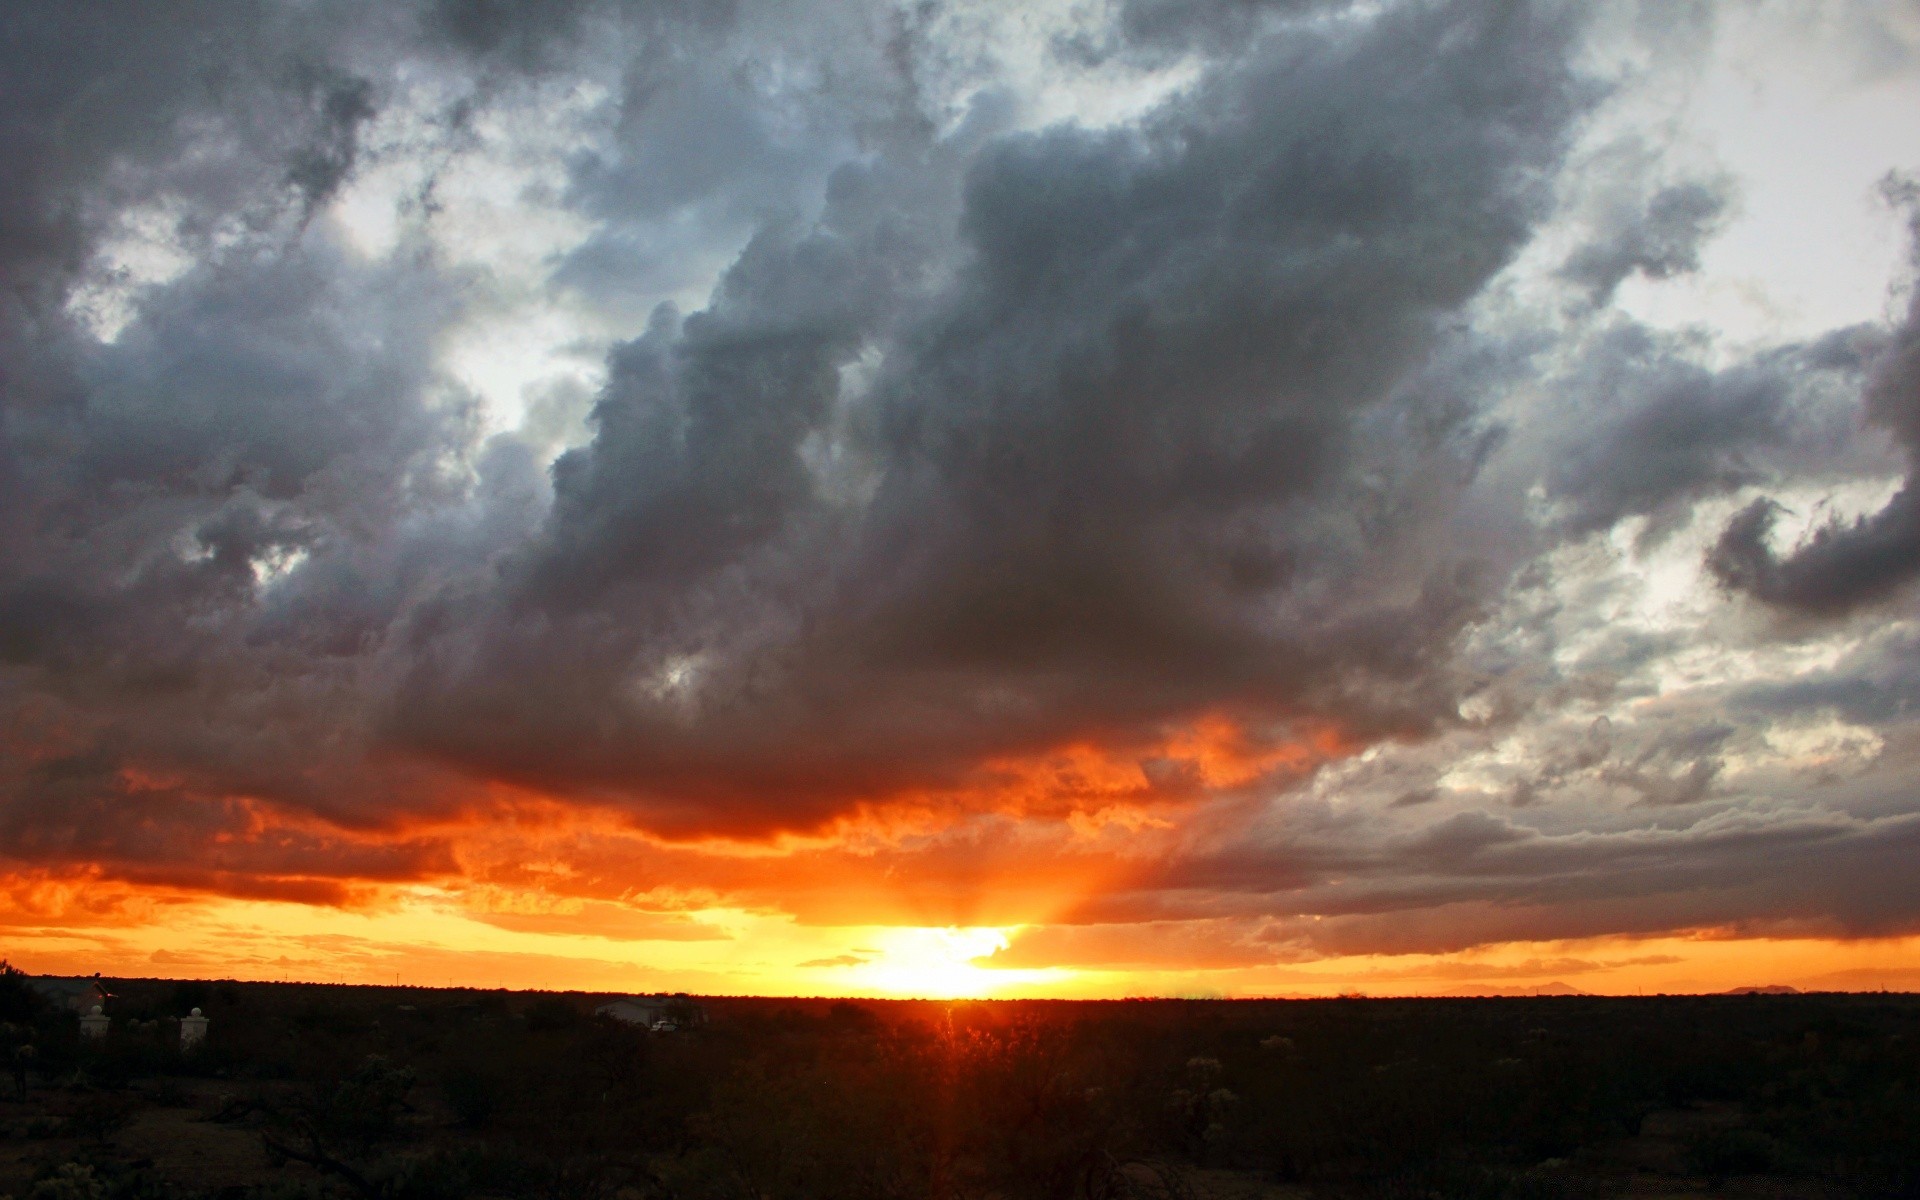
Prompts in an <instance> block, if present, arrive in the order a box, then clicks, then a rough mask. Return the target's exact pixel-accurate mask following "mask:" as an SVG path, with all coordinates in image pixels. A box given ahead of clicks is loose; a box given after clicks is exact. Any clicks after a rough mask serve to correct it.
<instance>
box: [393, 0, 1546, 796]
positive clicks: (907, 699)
mask: <svg viewBox="0 0 1920 1200" xmlns="http://www.w3.org/2000/svg"><path fill="white" fill-rule="evenodd" d="M1570 31H1571V30H1570V26H1568V24H1567V23H1566V22H1565V21H1564V20H1562V19H1561V18H1560V17H1558V16H1555V15H1543V14H1537V13H1534V12H1531V11H1530V10H1527V9H1524V8H1513V9H1503V10H1500V11H1498V12H1495V13H1488V12H1484V11H1481V10H1477V9H1460V8H1455V7H1448V6H1438V7H1420V8H1415V9H1412V10H1409V11H1406V12H1400V13H1394V14H1391V15H1389V16H1386V17H1383V18H1381V19H1380V20H1379V21H1377V22H1375V23H1372V24H1370V25H1363V26H1359V27H1356V28H1342V29H1339V30H1336V31H1333V32H1316V33H1294V34H1289V35H1287V36H1284V37H1278V38H1276V39H1274V40H1273V41H1271V42H1269V43H1265V44H1262V45H1261V46H1259V47H1257V48H1256V49H1255V50H1254V51H1253V52H1251V53H1249V54H1247V55H1246V56H1245V58H1244V60H1242V61H1235V62H1230V63H1226V64H1223V65H1221V66H1220V67H1218V68H1216V69H1215V70H1214V71H1213V72H1212V74H1211V75H1210V77H1209V78H1208V79H1207V80H1206V81H1205V83H1203V84H1202V85H1201V86H1199V87H1197V88H1195V89H1194V90H1193V91H1192V92H1191V93H1188V94H1184V95H1182V96H1180V97H1178V98H1176V99H1175V100H1172V101H1170V102H1168V104H1167V105H1165V106H1164V107H1163V108H1161V109H1160V110H1158V111H1156V112H1154V113H1152V114H1151V115H1149V117H1148V118H1147V119H1146V120H1145V121H1144V122H1143V123H1142V124H1141V125H1140V126H1138V127H1136V128H1123V129H1120V130H1115V131H1113V132H1104V133H1103V132H1088V131H1082V130H1076V129H1072V128H1056V129H1052V130H1047V131H1043V132H1040V133H1035V134H1030V135H1022V136H1019V137H1012V138H1005V137H1002V138H992V137H989V138H988V139H987V140H986V141H985V142H984V143H983V144H981V145H980V147H979V149H978V150H977V152H975V153H974V154H973V156H972V161H971V163H970V164H969V165H966V167H965V170H964V172H960V171H958V170H957V169H956V166H955V165H953V164H952V162H951V160H952V158H953V157H954V156H955V155H956V154H958V153H962V152H965V151H966V150H968V149H969V147H967V146H966V145H965V139H966V138H968V137H970V136H975V135H971V134H969V133H968V132H966V131H965V130H963V132H962V134H961V135H960V137H961V141H960V142H959V143H958V144H943V145H940V146H935V147H930V148H927V149H924V150H909V151H906V152H902V154H901V155H900V156H899V157H895V156H892V155H887V156H883V157H882V158H881V160H880V161H879V162H878V163H877V164H875V165H874V166H872V167H846V168H842V169H841V171H840V172H838V173H837V174H836V175H835V176H834V179H833V181H832V184H831V185H830V187H829V190H828V201H827V207H826V213H825V216H824V217H823V218H822V219H821V222H820V224H819V225H818V227H816V228H814V229H812V230H809V231H806V232H804V233H793V234H789V233H784V232H781V231H779V230H778V229H774V230H770V231H768V232H766V233H763V234H762V235H760V236H759V237H757V238H756V239H755V240H754V242H753V243H752V244H751V245H750V246H749V247H748V248H747V250H746V251H745V252H744V253H743V254H742V256H741V258H740V260H739V261H738V263H736V264H735V266H734V267H733V268H732V269H731V270H730V271H729V272H728V273H727V275H726V277H725V279H724V280H723V282H722V283H721V285H720V287H719V289H718V291H717V292H716V297H715V301H714V303H713V304H712V305H711V306H710V307H709V308H708V309H707V310H705V311H703V312H701V313H698V314H695V315H694V316H692V317H689V318H688V319H687V320H686V321H685V323H684V325H683V326H681V327H679V328H676V327H675V325H674V322H673V321H672V319H671V318H662V319H660V320H659V321H658V322H657V323H656V325H655V328H654V329H653V331H652V332H650V333H649V334H648V335H647V336H646V337H644V338H643V339H641V340H639V341H638V342H635V343H633V344H631V345H629V346H627V347H624V348H622V349H620V350H619V351H618V352H617V353H616V355H615V357H614V359H613V375H612V378H611V380H610V382H609V385H608V387H607V390H606V392H605V394H604V395H603V396H602V397H601V399H600V401H599V404H598V406H597V408H596V410H595V423H596V429H597V434H596V438H595V441H594V442H593V444H592V445H591V446H590V447H587V448H585V449H582V450H580V451H576V452H574V453H573V454H570V455H569V456H567V457H565V458H563V459H562V460H561V461H560V463H558V464H557V465H556V469H555V489H556V501H555V507H554V512H553V518H552V522H551V525H550V529H549V532H548V535H547V537H546V539H545V545H544V546H543V547H542V548H541V550H539V551H538V552H537V553H536V554H535V555H534V556H533V558H532V559H530V560H529V561H528V562H527V563H526V565H525V574H524V575H523V576H522V577H521V581H520V583H519V584H518V595H517V597H516V598H515V599H513V600H511V601H509V602H507V603H505V604H503V605H501V606H500V607H498V608H496V609H494V610H492V611H491V612H489V613H488V614H487V615H486V616H485V618H484V622H485V623H484V624H477V623H476V622H475V619H474V618H472V617H465V618H459V619H451V618H450V620H453V626H452V627H453V628H454V629H457V632H450V633H448V634H445V635H437V636H435V637H433V638H431V639H430V640H429V642H428V643H427V644H425V645H424V647H423V650H422V654H421V658H420V663H421V670H420V671H418V672H417V673H416V676H415V678H414V682H413V685H412V688H411V689H410V691H409V693H408V699H407V702H406V704H405V705H404V708H403V710H402V716H401V720H400V723H399V729H400V730H401V731H403V732H404V733H405V735H406V736H407V737H408V738H409V739H410V740H412V741H413V742H414V743H415V744H417V745H422V746H425V747H429V748H432V749H434V750H435V751H436V752H437V753H439V754H440V755H442V756H444V758H445V759H447V760H448V761H454V762H466V763H471V764H473V765H475V766H477V767H480V768H482V769H491V770H497V771H501V772H504V773H507V774H510V775H512V776H514V777H516V778H521V779H524V780H527V781H529V782H531V781H536V780H537V781H540V782H541V783H543V784H546V785H548V786H552V785H563V786H573V787H580V788H612V789H617V790H620V791H626V792H628V793H629V794H635V795H636V796H638V797H641V798H643V803H644V804H645V805H646V807H647V811H649V813H650V814H651V818H652V819H656V820H663V821H665V822H667V823H669V824H672V825H676V826H681V825H692V826H694V827H698V825H700V824H704V823H709V822H714V823H720V824H731V823H743V824H745V825H747V826H748V827H752V826H755V825H760V824H764V823H771V824H775V825H779V824H788V823H792V824H797V825H803V826H804V825H806V824H810V823H812V822H813V821H816V820H818V819H819V818H820V817H821V816H822V815H824V814H826V813H829V812H832V811H835V810H837V809H838V808H840V807H841V806H843V805H844V804H846V803H847V801H848V799H849V797H861V796H866V797H870V798H878V797H881V796H884V795H885V794H886V793H887V791H889V790H891V789H899V788H908V787H915V786H920V787H933V788H935V789H940V788H964V787H965V786H967V785H968V784H970V783H971V782H973V779H974V765H975V764H976V763H977V762H978V761H979V760H980V759H981V758H982V757H984V756H989V755H993V754H996V753H998V754H1007V753H1019V752H1022V751H1027V750H1039V749H1044V748H1046V747H1048V746H1050V745H1052V744H1055V743H1057V742H1059V741H1062V740H1067V739H1071V738H1077V737H1086V736H1089V735H1091V736H1093V737H1095V738H1096V739H1098V740H1103V741H1104V740H1111V741H1113V742H1114V743H1116V744H1119V745H1138V746H1143V747H1144V746H1145V745H1146V744H1148V743H1150V742H1151V740H1152V738H1153V737H1154V736H1155V734H1156V732H1157V731H1160V730H1163V729H1165V728H1166V727H1167V724H1168V723H1169V722H1177V721H1179V720H1181V719H1183V718H1186V717H1188V716H1190V715H1191V714H1193V713H1194V712H1196V711H1204V710H1206V709H1208V708H1234V709H1244V710H1246V711H1248V712H1250V713H1252V714H1254V715H1255V716H1256V717H1258V718H1259V719H1260V720H1261V721H1262V722H1263V724H1264V725H1266V726H1269V727H1270V728H1271V732H1272V734H1273V735H1274V736H1276V737H1282V738H1284V737H1285V736H1288V729H1289V728H1290V726H1289V725H1288V722H1289V721H1300V720H1317V721H1323V722H1331V723H1334V724H1339V725H1349V724H1350V725H1353V726H1356V727H1362V728H1366V729H1374V730H1379V729H1388V728H1412V727H1418V726H1420V725H1422V724H1425V723H1427V722H1430V721H1431V720H1432V719H1433V718H1434V711H1435V708H1436V706H1437V707H1438V708H1439V709H1440V710H1441V711H1445V709H1446V705H1447V701H1446V700H1445V698H1444V695H1441V694H1438V693H1436V692H1434V691H1433V690H1432V689H1433V688H1434V686H1435V681H1434V680H1433V679H1431V678H1429V677H1428V672H1427V667H1428V666H1429V664H1430V663H1431V662H1432V660H1433V658H1434V656H1435V655H1437V654H1438V653H1439V652H1440V651H1441V648H1442V647H1444V645H1445V644H1446V641H1447V639H1448V638H1449V637H1450V636H1451V635H1452V634H1453V632H1454V631H1456V630H1457V629H1458V628H1459V627H1460V624H1461V623H1462V621H1464V620H1465V619H1466V617H1467V616H1468V615H1469V614H1470V613H1471V612H1472V611H1473V610H1474V604H1475V602H1476V598H1477V597H1478V596H1479V595H1480V594H1481V593H1480V589H1481V588H1482V587H1483V586H1485V585H1486V584H1487V583H1497V579H1496V580H1482V579H1480V578H1477V577H1476V576H1475V575H1474V573H1473V570H1472V565H1471V564H1467V563H1461V562H1457V561H1450V560H1448V559H1447V558H1446V556H1445V554H1444V548H1443V547H1442V548H1438V549H1437V550H1436V552H1434V553H1431V554H1423V553H1422V552H1421V551H1420V550H1419V549H1417V548H1415V547H1413V546H1410V545H1408V541H1409V540H1410V539H1411V538H1412V537H1413V536H1415V527H1416V526H1417V525H1418V524H1420V523H1422V522H1427V521H1434V520H1443V519H1444V517H1445V512H1446V505H1447V503H1448V500H1447V498H1448V496H1449V495H1450V494H1451V493H1453V492H1455V491H1457V489H1458V488H1459V487H1460V486H1461V484H1462V482H1463V481H1464V480H1465V479H1466V478H1468V477H1470V475H1471V471H1472V464H1471V460H1472V456H1473V454H1474V453H1475V443H1474V440H1473V437H1472V436H1470V434H1471V430H1470V429H1469V426H1470V424H1471V417H1472V412H1471V409H1470V408H1464V409H1463V408H1462V406H1460V404H1459V403H1458V401H1459V399H1460V398H1459V397H1458V396H1457V395H1456V394H1454V393H1452V392H1450V391H1448V390H1447V389H1445V388H1431V389H1430V385H1431V384H1432V382H1433V381H1432V380H1430V379H1428V378H1427V377H1425V376H1424V375H1423V374H1422V371H1423V367H1424V365H1425V364H1426V362H1427V361H1428V356H1429V355H1433V354H1435V353H1436V352H1437V351H1439V350H1441V349H1443V348H1444V346H1445V340H1446V335H1445V334H1444V332H1443V329H1442V326H1443V325H1444V323H1445V322H1446V320H1447V319H1448V317H1449V315H1450V314H1452V313H1454V312H1455V311H1456V310H1457V309H1458V308H1459V306H1461V305H1462V304H1464V303H1465V302H1467V301H1468V300H1469V299H1471V298H1472V297H1473V296H1474V295H1475V294H1476V292H1477V291H1478V290H1479V289H1480V288H1481V287H1482V286H1483V285H1484V284H1485V282H1486V281H1487V279H1488V278H1489V277H1490V276H1491V275H1492V274H1493V273H1494V272H1495V271H1497V270H1498V269H1499V268H1500V267H1501V266H1502V265H1503V264H1504V263H1505V262H1507V261H1508V259H1509V258H1510V257H1511V256H1512V255H1513V254H1514V253H1515V252H1516V251H1517V249H1518V248H1519V246H1520V245H1521V244H1522V243H1523V242H1524V240H1525V239H1526V237H1527V236H1528V234H1529V232H1530V230H1531V227H1532V223H1533V221H1534V220H1535V218H1536V217H1537V215H1538V214H1539V213H1540V211H1541V209H1542V205H1543V203H1544V200H1545V197H1544V195H1543V193H1542V192H1541V190H1540V188H1539V187H1538V185H1537V180H1538V178H1539V173H1540V172H1541V171H1542V170H1544V169H1546V168H1548V167H1550V166H1551V165H1552V164H1553V162H1554V161H1555V160H1556V157H1557V156H1558V154H1559V153H1560V152H1561V150H1562V148H1563V146H1564V144H1565V140H1566V137H1567V132H1568V129H1569V126H1570V123H1571V122H1572V120H1573V119H1574V117H1575V116H1576V115H1577V113H1578V112H1579V111H1580V108H1581V104H1582V100H1583V91H1582V87H1581V85H1580V84H1579V83H1578V81H1577V80H1576V79H1575V78H1574V77H1573V76H1572V75H1571V74H1570V72H1569V71H1568V69H1567V68H1566V66H1565V57H1566V56H1565V45H1566V38H1567V37H1568V36H1569V34H1570ZM1436 45H1438V46H1439V47H1440V49H1439V50H1438V51H1436V50H1435V46H1436ZM943 180H949V181H951V183H943ZM953 184H958V185H960V186H959V191H958V195H957V197H954V196H953V193H951V192H948V193H945V194H944V196H943V192H942V188H943V186H952V185H953ZM956 203H957V205H958V209H957V218H955V217H950V216H949V215H948V214H950V213H954V212H955V211H956V209H955V205H956ZM956 219H957V227H958V231H959V233H960V235H961V239H962V240H961V242H960V243H959V244H958V245H957V246H953V247H949V245H948V244H947V242H946V241H945V240H944V239H945V236H946V233H945V231H946V230H948V229H950V228H952V223H953V222H954V221H955V220H956ZM863 361H866V362H868V363H870V364H871V366H870V367H868V368H867V369H868V370H870V372H871V380H870V383H868V385H867V386H866V388H865V390H864V391H862V392H860V393H858V394H853V393H852V392H851V389H849V387H848V385H847V374H846V373H847V372H849V371H851V370H854V369H855V368H856V367H857V365H858V364H860V363H861V362H863ZM1356 476H1358V477H1359V478H1356ZM1387 479H1391V480H1392V482H1391V483H1388V482H1386V480H1387ZM837 495H838V496H840V497H845V496H849V495H864V496H870V499H869V500H867V501H866V502H865V503H858V502H856V501H851V500H845V499H844V498H841V499H836V496H837ZM1369 574H1370V575H1373V576H1375V577H1376V579H1377V587H1378V589H1379V590H1378V594H1376V595H1374V596H1371V597H1369V598H1367V599H1366V600H1363V601H1360V602H1359V603H1356V602H1355V601H1354V598H1353V597H1352V596H1351V595H1343V593H1346V592H1349V591H1350V590H1351V588H1352V587H1353V586H1355V584H1356V582H1357V580H1358V579H1359V578H1361V577H1362V576H1363V575H1369ZM475 630H484V633H481V634H478V635H476V633H475ZM508 681H511V683H509V682H508ZM1263 732H1265V731H1264V730H1263ZM676 791H680V792H682V795H681V796H675V795H674V793H675V792H676ZM687 792H704V793H705V796H704V797H703V799H702V800H701V801H700V802H699V803H697V804H694V805H691V806H690V805H689V803H688V800H687V798H686V795H685V793H687Z"/></svg>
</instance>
